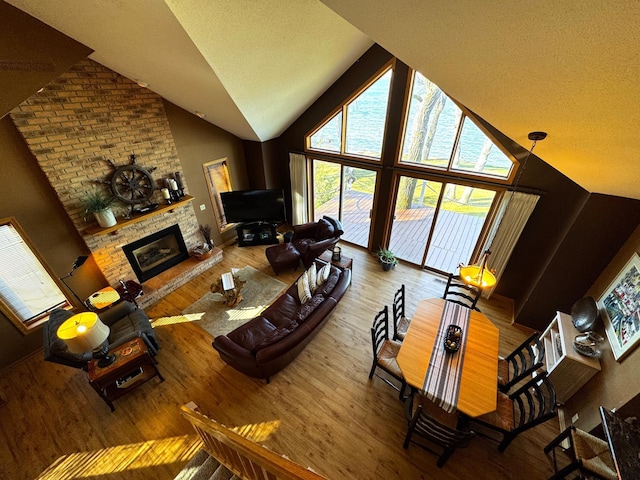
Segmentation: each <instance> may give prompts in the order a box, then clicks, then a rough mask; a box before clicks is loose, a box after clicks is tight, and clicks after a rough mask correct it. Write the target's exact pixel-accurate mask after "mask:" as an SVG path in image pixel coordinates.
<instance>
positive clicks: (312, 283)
mask: <svg viewBox="0 0 640 480" xmlns="http://www.w3.org/2000/svg"><path fill="white" fill-rule="evenodd" d="M317 275H318V273H317V271H316V264H315V263H312V264H311V266H310V267H309V269H308V270H307V278H308V280H309V290H310V291H311V294H312V295H313V292H315V291H316V277H317Z"/></svg>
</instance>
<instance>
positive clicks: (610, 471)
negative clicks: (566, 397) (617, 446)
mask: <svg viewBox="0 0 640 480" xmlns="http://www.w3.org/2000/svg"><path fill="white" fill-rule="evenodd" d="M565 440H568V441H569V448H564V447H562V446H561V445H560V444H561V443H562V442H564V441H565ZM559 446H560V447H561V450H562V451H564V452H565V453H566V454H567V455H568V457H569V459H570V463H569V464H568V465H565V466H564V467H562V468H560V469H558V459H557V457H556V449H557V447H559ZM544 453H545V454H546V455H547V456H549V453H551V454H552V463H553V475H552V476H551V477H549V480H559V479H562V478H565V477H566V476H567V475H568V474H569V473H571V472H574V471H576V470H579V471H580V474H585V473H588V474H589V478H594V477H595V478H598V479H601V480H617V478H618V474H617V472H616V467H615V465H614V464H613V458H612V456H611V450H610V449H609V444H608V443H607V442H606V441H604V440H602V439H601V438H598V437H596V436H594V435H591V434H589V433H587V432H585V431H583V430H580V429H579V428H576V427H575V425H569V426H568V427H567V428H565V429H564V431H563V432H562V433H560V435H558V436H557V437H556V438H554V439H553V440H552V441H551V442H549V444H548V445H547V446H546V447H544ZM581 478H582V476H581Z"/></svg>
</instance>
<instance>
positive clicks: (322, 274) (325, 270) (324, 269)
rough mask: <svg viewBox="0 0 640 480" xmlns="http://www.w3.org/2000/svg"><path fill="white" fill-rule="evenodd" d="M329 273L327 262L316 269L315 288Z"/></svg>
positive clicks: (329, 266)
mask: <svg viewBox="0 0 640 480" xmlns="http://www.w3.org/2000/svg"><path fill="white" fill-rule="evenodd" d="M329 273H331V265H330V264H329V263H327V264H326V265H325V266H324V267H322V268H321V269H320V270H318V275H317V276H316V288H317V287H319V286H320V285H322V284H323V283H324V282H326V281H327V278H329Z"/></svg>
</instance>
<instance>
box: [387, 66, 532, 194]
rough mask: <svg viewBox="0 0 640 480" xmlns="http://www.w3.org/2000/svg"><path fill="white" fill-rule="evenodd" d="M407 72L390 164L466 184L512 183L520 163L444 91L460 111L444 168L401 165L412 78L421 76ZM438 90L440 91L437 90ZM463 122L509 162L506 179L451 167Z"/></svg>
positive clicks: (413, 81)
mask: <svg viewBox="0 0 640 480" xmlns="http://www.w3.org/2000/svg"><path fill="white" fill-rule="evenodd" d="M410 72H411V73H410V76H409V81H408V82H407V88H406V92H405V98H404V102H403V105H402V112H403V114H402V120H401V122H402V123H401V128H400V135H399V136H398V140H399V141H398V146H397V151H396V155H395V160H394V165H395V166H396V167H398V168H402V169H407V170H414V171H422V172H431V173H433V174H436V175H444V176H449V177H455V178H457V179H467V180H470V181H480V182H484V183H490V184H494V185H511V184H512V183H513V180H514V179H515V177H516V175H517V172H518V169H519V168H520V162H519V161H518V159H517V158H515V157H514V156H513V155H511V154H510V153H509V152H507V151H506V150H505V149H504V148H503V146H502V145H501V144H500V142H498V141H497V140H496V138H495V137H494V136H493V135H492V134H491V133H490V132H489V131H488V130H487V129H486V128H484V127H483V125H482V124H480V123H479V122H478V121H477V120H476V119H475V118H474V116H473V114H472V113H471V112H470V111H469V110H468V109H467V108H466V107H465V106H464V105H461V104H460V103H458V102H457V101H456V100H455V99H453V98H451V97H450V96H449V95H447V93H446V92H444V91H443V93H444V94H445V95H446V96H447V98H448V99H449V100H451V101H452V102H453V103H454V104H455V105H456V107H457V108H459V109H460V111H461V112H462V116H461V118H460V123H459V124H458V126H457V130H456V134H455V139H454V142H453V146H452V149H451V153H450V155H449V159H448V162H447V166H446V168H444V167H436V166H433V165H427V164H417V163H411V162H403V161H402V151H403V150H404V142H405V138H406V134H407V131H406V130H407V128H408V124H409V110H410V107H411V98H412V93H413V88H414V84H415V76H416V74H417V73H419V74H421V73H420V72H418V71H417V70H413V69H410ZM421 75H422V74H421ZM423 76H424V75H423ZM425 78H426V79H427V80H429V79H428V78H427V77H425ZM429 81H430V80H429ZM432 83H433V82H432ZM436 86H437V85H436ZM438 88H440V87H438ZM465 120H469V121H471V122H472V123H473V124H474V125H475V126H476V127H477V128H478V129H479V130H480V131H481V132H482V133H483V134H484V135H485V136H486V137H487V138H489V139H490V140H491V141H492V143H493V145H494V146H495V147H496V148H498V149H499V150H500V151H501V152H502V153H503V154H504V155H505V156H506V157H507V158H508V159H509V160H510V161H511V163H512V167H511V169H510V171H509V175H508V176H507V177H499V176H495V175H487V174H480V173H471V172H468V171H466V170H459V169H455V168H452V165H453V159H454V157H455V153H456V152H457V150H458V147H459V142H460V137H461V134H462V130H463V128H464V123H465Z"/></svg>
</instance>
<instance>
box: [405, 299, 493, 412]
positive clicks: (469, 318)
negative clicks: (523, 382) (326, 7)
mask: <svg viewBox="0 0 640 480" xmlns="http://www.w3.org/2000/svg"><path fill="white" fill-rule="evenodd" d="M447 304H448V308H447V309H445V306H446V305H447ZM453 306H454V305H453V304H452V302H447V301H446V300H444V299H441V298H430V299H426V300H421V301H420V302H418V306H417V308H416V311H415V313H414V314H413V316H412V318H411V324H410V326H409V329H408V331H407V334H406V336H405V338H404V340H403V342H402V346H401V347H400V352H399V353H398V357H397V361H398V365H399V366H400V369H401V370H402V374H403V375H404V378H405V380H406V382H407V383H408V384H409V385H411V386H412V387H413V388H415V389H417V390H419V391H420V392H421V393H423V394H426V395H427V396H428V397H429V395H431V397H430V398H431V399H432V400H434V401H435V402H436V403H438V402H439V401H441V400H443V398H441V397H442V394H441V392H440V390H442V388H441V387H442V385H444V384H445V383H451V384H454V385H455V389H456V393H455V396H454V397H455V398H454V400H453V401H451V399H449V400H448V401H449V402H450V404H447V406H450V407H451V408H452V410H459V411H460V412H462V413H464V414H465V415H468V416H470V417H477V416H480V415H483V414H485V413H489V412H493V411H494V410H495V409H496V399H497V391H498V344H499V331H498V328H497V327H496V326H495V325H494V324H493V323H491V321H490V320H489V319H488V318H487V317H486V316H485V315H483V314H482V313H480V312H479V311H477V310H470V309H466V308H465V307H460V306H458V305H457V304H455V306H456V309H454V308H452V307H453ZM461 309H464V310H461ZM445 310H446V311H447V312H450V313H447V315H448V316H447V317H446V318H445V316H444V315H443V314H444V313H445ZM463 314H464V315H466V319H465V320H464V322H465V323H464V325H465V328H464V329H463V332H462V335H463V336H464V338H463V341H462V342H461V343H460V350H459V351H457V352H453V353H449V352H447V351H445V348H444V342H443V338H442V331H443V329H445V330H446V327H447V324H449V323H455V320H454V321H452V318H453V317H452V315H463ZM439 335H440V336H439ZM450 365H455V367H450ZM448 368H455V370H450V371H449V372H448V373H449V378H447V379H445V378H441V379H439V380H438V379H436V383H439V386H438V388H434V387H433V385H432V384H433V382H431V386H429V385H428V383H429V382H427V380H428V376H430V377H433V376H434V375H440V373H441V372H443V371H444V370H446V369H448ZM430 369H431V370H432V371H431V374H430V375H429V373H430ZM444 373H445V374H446V373H447V372H444ZM445 376H446V375H445ZM445 409H446V408H445Z"/></svg>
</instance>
